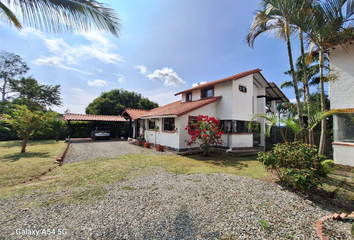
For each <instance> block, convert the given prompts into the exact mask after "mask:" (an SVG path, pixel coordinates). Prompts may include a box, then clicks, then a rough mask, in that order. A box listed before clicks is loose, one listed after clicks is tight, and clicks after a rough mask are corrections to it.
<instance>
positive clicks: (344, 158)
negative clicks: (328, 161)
mask: <svg viewBox="0 0 354 240" xmlns="http://www.w3.org/2000/svg"><path fill="white" fill-rule="evenodd" d="M332 146H333V158H334V162H336V163H338V164H343V165H349V166H353V167H354V157H353V156H354V144H353V143H352V144H346V145H336V144H335V143H334V144H333V145H332Z"/></svg>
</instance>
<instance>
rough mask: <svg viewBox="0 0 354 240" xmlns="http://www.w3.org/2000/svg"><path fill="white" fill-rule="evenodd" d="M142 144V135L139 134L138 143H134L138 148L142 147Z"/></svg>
mask: <svg viewBox="0 0 354 240" xmlns="http://www.w3.org/2000/svg"><path fill="white" fill-rule="evenodd" d="M143 143H144V135H143V134H140V133H139V136H138V141H137V142H136V144H137V145H138V146H143Z"/></svg>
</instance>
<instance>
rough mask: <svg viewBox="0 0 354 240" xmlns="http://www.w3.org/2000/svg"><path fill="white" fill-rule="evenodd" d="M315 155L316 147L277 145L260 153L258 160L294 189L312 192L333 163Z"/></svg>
mask: <svg viewBox="0 0 354 240" xmlns="http://www.w3.org/2000/svg"><path fill="white" fill-rule="evenodd" d="M325 159H326V157H325V156H323V155H318V154H317V149H316V146H314V145H309V144H304V143H300V142H292V143H291V142H290V143H278V144H276V145H275V146H274V147H273V149H272V150H271V151H268V152H260V153H259V154H258V160H259V161H261V162H262V163H263V164H264V165H265V166H266V167H267V168H268V169H273V170H275V171H276V173H277V175H278V177H279V179H280V180H281V181H282V182H285V183H287V184H288V185H289V186H291V187H292V188H294V189H301V190H312V189H315V188H317V186H319V185H321V184H322V183H323V180H324V179H325V178H326V177H327V173H328V172H329V170H328V166H327V164H330V163H331V162H333V161H329V160H325Z"/></svg>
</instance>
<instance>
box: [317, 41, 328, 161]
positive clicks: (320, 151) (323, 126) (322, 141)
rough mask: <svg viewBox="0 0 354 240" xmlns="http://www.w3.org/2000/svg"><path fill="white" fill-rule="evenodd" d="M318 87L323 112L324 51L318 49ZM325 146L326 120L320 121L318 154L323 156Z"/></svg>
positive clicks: (324, 107)
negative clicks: (319, 88)
mask: <svg viewBox="0 0 354 240" xmlns="http://www.w3.org/2000/svg"><path fill="white" fill-rule="evenodd" d="M319 54H320V59H319V63H320V87H321V111H322V112H325V110H326V106H325V93H324V77H323V64H324V56H323V55H324V50H323V48H320V51H319ZM325 144H326V118H323V119H322V120H321V137H320V145H319V149H318V154H319V155H323V153H324V149H325Z"/></svg>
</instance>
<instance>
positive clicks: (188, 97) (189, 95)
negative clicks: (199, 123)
mask: <svg viewBox="0 0 354 240" xmlns="http://www.w3.org/2000/svg"><path fill="white" fill-rule="evenodd" d="M186 101H187V102H190V101H192V93H187V95H186Z"/></svg>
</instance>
